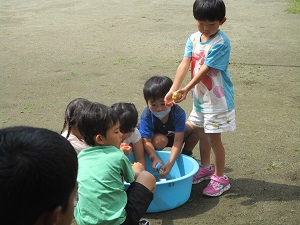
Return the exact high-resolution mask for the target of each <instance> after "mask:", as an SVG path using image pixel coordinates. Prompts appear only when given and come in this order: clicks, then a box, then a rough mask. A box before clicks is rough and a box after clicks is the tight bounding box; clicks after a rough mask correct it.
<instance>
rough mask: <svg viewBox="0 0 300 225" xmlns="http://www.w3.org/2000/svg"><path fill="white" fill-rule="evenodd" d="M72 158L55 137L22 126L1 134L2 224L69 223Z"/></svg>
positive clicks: (74, 166) (63, 141)
mask: <svg viewBox="0 0 300 225" xmlns="http://www.w3.org/2000/svg"><path fill="white" fill-rule="evenodd" d="M77 169H78V163H77V155H76V152H75V151H74V148H73V147H72V145H71V144H70V143H69V142H68V141H67V140H66V139H65V138H63V137H62V136H61V135H60V134H58V133H56V132H53V131H50V130H47V129H43V128H33V127H25V126H17V127H9V128H3V129H1V130H0V199H1V202H0V212H1V215H2V217H1V224H5V225H16V224H22V225H32V224H35V225H54V224H56V225H70V224H71V222H72V219H73V211H74V206H73V199H74V196H75V193H76V191H77V184H76V177H77Z"/></svg>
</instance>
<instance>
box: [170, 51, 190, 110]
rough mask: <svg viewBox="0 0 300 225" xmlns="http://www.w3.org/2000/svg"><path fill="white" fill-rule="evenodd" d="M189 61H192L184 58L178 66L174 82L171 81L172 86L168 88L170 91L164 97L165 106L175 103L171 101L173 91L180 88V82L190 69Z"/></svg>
mask: <svg viewBox="0 0 300 225" xmlns="http://www.w3.org/2000/svg"><path fill="white" fill-rule="evenodd" d="M191 60H192V59H191V58H189V57H184V58H183V59H182V61H181V63H180V64H179V66H178V68H177V71H176V75H175V78H174V81H173V85H172V87H171V88H170V91H169V92H168V93H167V94H166V96H165V103H166V105H168V106H171V105H174V103H175V102H174V100H173V99H172V95H173V93H174V92H175V91H177V90H178V89H179V88H180V85H181V84H182V82H183V80H184V78H185V76H186V74H187V72H188V70H189V68H190V64H191ZM182 100H183V99H182ZM182 100H181V101H182ZM176 102H177V101H176Z"/></svg>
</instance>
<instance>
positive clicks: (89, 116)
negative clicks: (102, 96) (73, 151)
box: [77, 102, 119, 146]
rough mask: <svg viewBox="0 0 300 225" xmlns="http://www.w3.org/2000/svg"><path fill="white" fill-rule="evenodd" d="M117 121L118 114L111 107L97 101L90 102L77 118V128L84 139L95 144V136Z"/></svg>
mask: <svg viewBox="0 0 300 225" xmlns="http://www.w3.org/2000/svg"><path fill="white" fill-rule="evenodd" d="M118 121H119V115H118V114H117V112H115V111H114V110H113V109H112V108H111V107H109V106H106V105H103V104H101V103H98V102H94V103H91V104H90V105H89V106H88V107H87V108H86V109H85V110H84V111H83V113H82V115H81V117H80V118H79V120H78V124H77V128H78V131H79V132H80V134H81V135H82V137H83V139H84V141H85V142H86V143H87V144H88V145H90V146H95V145H96V142H95V136H96V135H98V134H101V135H102V136H104V137H106V132H107V130H108V129H110V128H111V127H112V126H113V125H115V124H116V123H117V122H118Z"/></svg>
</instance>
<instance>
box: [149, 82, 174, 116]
mask: <svg viewBox="0 0 300 225" xmlns="http://www.w3.org/2000/svg"><path fill="white" fill-rule="evenodd" d="M172 85H173V81H172V80H171V78H169V77H167V76H153V77H151V78H150V79H149V80H147V81H146V83H145V84H144V89H143V92H144V98H145V100H146V103H147V105H148V107H149V109H150V111H151V112H152V113H153V114H154V115H155V116H156V117H157V118H159V119H163V118H164V117H165V116H166V115H167V114H169V112H170V110H171V108H169V107H168V106H166V104H165V101H164V98H165V95H166V94H167V93H168V92H169V90H170V88H171V86H172Z"/></svg>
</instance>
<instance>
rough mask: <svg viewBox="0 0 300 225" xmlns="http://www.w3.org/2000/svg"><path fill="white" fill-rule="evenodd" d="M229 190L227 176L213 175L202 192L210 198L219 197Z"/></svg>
mask: <svg viewBox="0 0 300 225" xmlns="http://www.w3.org/2000/svg"><path fill="white" fill-rule="evenodd" d="M229 189H230V184H229V178H228V177H227V176H224V177H219V176H217V175H215V174H214V175H213V176H212V177H211V179H210V182H209V184H208V185H207V187H206V188H204V190H203V194H204V195H207V196H211V197H216V196H220V195H221V194H223V192H224V191H228V190H229Z"/></svg>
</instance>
